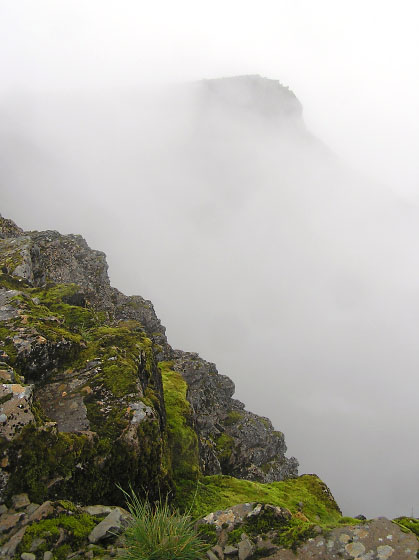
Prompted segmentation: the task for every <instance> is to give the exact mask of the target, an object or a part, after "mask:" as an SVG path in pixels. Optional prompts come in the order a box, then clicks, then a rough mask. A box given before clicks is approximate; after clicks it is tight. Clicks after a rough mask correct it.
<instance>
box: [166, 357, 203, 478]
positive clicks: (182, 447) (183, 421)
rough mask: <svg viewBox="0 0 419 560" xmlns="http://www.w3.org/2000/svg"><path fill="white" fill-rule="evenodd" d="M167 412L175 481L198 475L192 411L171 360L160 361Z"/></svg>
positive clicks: (196, 445)
mask: <svg viewBox="0 0 419 560" xmlns="http://www.w3.org/2000/svg"><path fill="white" fill-rule="evenodd" d="M159 367H160V370H161V373H162V380H163V390H164V401H165V405H166V414H167V432H168V441H169V448H170V455H171V466H172V470H173V477H174V480H175V484H178V483H180V482H181V481H182V480H189V481H196V480H197V478H198V476H199V453H198V437H197V435H196V432H195V431H194V430H193V428H192V411H191V407H190V404H189V402H188V401H187V399H186V391H187V384H186V382H185V381H184V379H183V377H182V376H181V374H180V373H177V372H175V371H171V370H170V367H171V363H170V362H161V363H160V364H159Z"/></svg>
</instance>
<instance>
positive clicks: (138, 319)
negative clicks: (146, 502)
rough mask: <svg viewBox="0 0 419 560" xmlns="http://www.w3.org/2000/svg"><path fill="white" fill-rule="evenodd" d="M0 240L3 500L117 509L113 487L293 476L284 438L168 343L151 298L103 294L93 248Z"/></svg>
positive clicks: (194, 358) (51, 234) (38, 239)
mask: <svg viewBox="0 0 419 560" xmlns="http://www.w3.org/2000/svg"><path fill="white" fill-rule="evenodd" d="M0 235H1V237H0V259H1V273H0V306H1V308H0V321H1V341H0V345H1V346H0V350H1V357H0V359H1V360H2V361H1V364H0V367H1V369H0V375H1V381H2V383H3V384H2V385H1V386H0V391H1V411H0V414H1V416H0V422H1V424H0V435H1V437H2V443H1V454H2V455H1V467H2V470H1V499H2V501H4V500H7V498H8V497H9V496H10V495H11V494H15V493H16V492H27V493H28V494H29V496H30V498H31V499H33V500H36V501H38V502H39V501H41V500H45V499H48V498H55V499H57V498H65V499H73V500H76V501H83V502H84V503H96V502H107V503H117V502H118V501H120V499H121V498H120V497H118V495H117V494H119V491H116V488H115V482H116V481H118V482H119V483H120V484H122V485H128V484H129V483H131V484H132V485H133V486H134V487H135V488H138V489H142V490H143V491H144V492H145V493H148V494H149V495H153V494H154V493H156V492H157V493H158V492H159V491H162V490H163V491H164V490H166V489H169V488H175V489H176V488H177V489H178V490H179V489H180V488H183V486H182V485H184V484H185V481H186V482H188V481H189V482H190V481H196V480H197V478H199V477H201V476H205V475H219V474H229V475H233V476H235V477H237V478H244V479H248V480H254V481H260V482H272V481H278V480H283V479H285V478H289V477H295V476H297V466H298V463H297V461H296V460H295V459H294V458H291V459H288V458H286V456H285V452H286V446H285V441H284V436H283V434H282V433H281V432H277V431H275V430H274V429H273V427H272V424H271V422H270V421H269V420H268V419H267V418H261V417H259V416H257V415H255V414H252V413H250V412H248V411H246V410H245V408H244V405H243V404H242V403H240V402H239V401H237V400H235V399H233V398H232V396H233V394H234V384H233V382H232V381H231V380H230V379H229V378H228V377H226V376H224V375H220V374H219V373H218V372H217V370H216V367H215V365H214V364H210V363H208V362H206V361H205V360H203V359H201V358H200V357H199V356H198V355H197V354H191V353H185V352H181V351H175V350H173V349H172V348H171V347H170V345H169V344H168V342H167V339H166V336H165V329H164V327H163V326H162V325H161V323H160V321H159V319H158V318H157V316H156V314H155V311H154V308H153V305H152V304H151V302H149V301H146V300H144V299H143V298H141V297H139V296H133V297H128V296H125V295H123V294H122V293H120V292H119V291H118V290H116V289H115V288H112V287H111V286H110V283H109V278H108V274H107V264H106V259H105V255H104V254H103V253H101V252H99V251H94V250H91V249H90V248H89V247H88V245H87V244H86V242H85V241H84V239H83V238H81V237H80V236H77V235H60V234H59V233H58V232H55V231H46V232H24V231H22V230H21V229H20V228H18V227H17V226H16V225H15V224H14V223H13V222H12V221H10V220H6V219H3V218H1V219H0ZM162 372H163V379H166V384H165V387H163V382H162ZM176 380H177V381H178V384H177V385H176V384H174V381H176ZM179 388H180V389H179ZM182 391H183V393H182ZM176 399H178V400H176ZM179 399H180V400H181V401H182V402H181V405H182V407H183V408H181V409H179V410H180V412H179V411H178V412H177V413H176V411H177V410H178V409H177V408H176V407H177V406H178V405H179V402H180V401H179ZM168 403H169V408H170V407H172V408H170V410H169V409H168ZM170 403H172V404H170ZM176 414H177V416H176ZM176 421H178V423H179V426H177V424H176ZM179 427H180V428H182V427H183V431H182V429H178V428H179ZM185 434H187V438H189V439H188V442H187V446H186V447H185V445H186V444H185V441H186V440H184V439H182V438H183V436H184V435H185ZM179 454H180V455H181V456H188V459H187V460H186V463H187V465H186V466H185V465H183V466H182V465H181V466H180V464H179V457H178V455H179Z"/></svg>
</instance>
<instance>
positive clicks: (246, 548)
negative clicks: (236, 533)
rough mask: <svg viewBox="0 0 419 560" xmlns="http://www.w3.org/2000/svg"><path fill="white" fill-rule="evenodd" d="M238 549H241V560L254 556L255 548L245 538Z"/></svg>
mask: <svg viewBox="0 0 419 560" xmlns="http://www.w3.org/2000/svg"><path fill="white" fill-rule="evenodd" d="M238 549H239V560H246V559H247V558H248V557H249V556H251V555H252V554H253V551H254V546H253V545H252V543H251V542H250V541H249V539H247V538H245V539H243V540H241V541H240V542H239V544H238Z"/></svg>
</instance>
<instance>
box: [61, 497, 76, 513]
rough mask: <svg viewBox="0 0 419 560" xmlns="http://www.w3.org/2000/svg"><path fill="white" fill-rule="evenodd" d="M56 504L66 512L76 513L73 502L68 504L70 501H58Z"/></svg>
mask: <svg viewBox="0 0 419 560" xmlns="http://www.w3.org/2000/svg"><path fill="white" fill-rule="evenodd" d="M57 504H58V505H59V506H61V507H62V508H64V509H65V510H67V511H72V512H76V511H77V506H76V505H75V504H73V502H70V500H58V502H57Z"/></svg>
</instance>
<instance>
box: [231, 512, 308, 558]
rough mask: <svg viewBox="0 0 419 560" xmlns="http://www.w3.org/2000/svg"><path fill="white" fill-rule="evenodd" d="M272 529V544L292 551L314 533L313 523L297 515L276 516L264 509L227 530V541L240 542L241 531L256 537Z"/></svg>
mask: <svg viewBox="0 0 419 560" xmlns="http://www.w3.org/2000/svg"><path fill="white" fill-rule="evenodd" d="M272 531H275V533H276V536H275V537H273V538H272V543H273V544H276V545H278V546H283V547H284V548H291V549H293V550H294V551H295V550H296V549H297V547H298V546H299V545H300V544H301V543H303V542H304V541H306V540H307V539H309V538H312V537H314V536H315V535H316V532H315V530H314V524H313V523H310V522H308V521H302V520H301V519H299V518H298V517H291V518H287V517H286V516H284V517H278V516H277V515H276V514H275V513H274V512H273V511H271V510H264V511H263V512H261V513H260V514H259V515H256V516H253V517H249V518H248V519H246V520H245V523H243V524H242V525H240V526H239V527H237V528H236V529H233V530H232V531H231V532H229V534H228V543H230V544H236V543H238V542H240V540H241V535H242V534H243V533H246V535H247V536H249V537H256V536H258V535H266V534H267V533H271V532H272Z"/></svg>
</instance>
